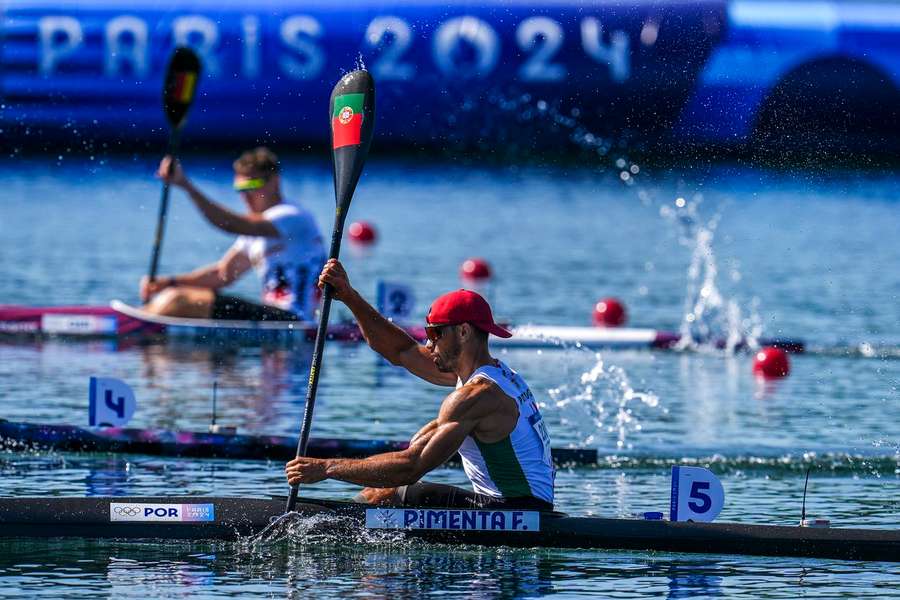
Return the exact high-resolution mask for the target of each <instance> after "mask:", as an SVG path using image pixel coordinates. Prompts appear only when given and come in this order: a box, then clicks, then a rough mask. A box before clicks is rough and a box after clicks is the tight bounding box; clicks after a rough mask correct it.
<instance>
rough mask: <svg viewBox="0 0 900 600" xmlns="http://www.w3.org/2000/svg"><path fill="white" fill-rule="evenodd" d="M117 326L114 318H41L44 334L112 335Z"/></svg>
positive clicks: (49, 316)
mask: <svg viewBox="0 0 900 600" xmlns="http://www.w3.org/2000/svg"><path fill="white" fill-rule="evenodd" d="M116 325H117V322H116V317H114V316H97V315H63V314H47V315H43V316H42V317H41V331H43V332H44V333H57V334H66V335H111V334H113V333H116Z"/></svg>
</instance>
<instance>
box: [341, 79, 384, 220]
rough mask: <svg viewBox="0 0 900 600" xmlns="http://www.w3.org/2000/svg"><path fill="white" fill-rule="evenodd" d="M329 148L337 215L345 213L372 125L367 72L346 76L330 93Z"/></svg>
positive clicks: (371, 89) (372, 93) (371, 91)
mask: <svg viewBox="0 0 900 600" xmlns="http://www.w3.org/2000/svg"><path fill="white" fill-rule="evenodd" d="M330 108H331V147H332V153H331V156H332V160H333V162H334V193H335V201H336V203H337V210H338V214H343V213H346V208H347V207H348V206H349V204H350V199H351V198H352V197H353V191H354V190H355V189H356V184H357V182H358V181H359V176H360V174H361V173H362V168H363V164H365V159H366V155H367V154H368V153H369V145H370V144H371V143H372V132H373V130H374V125H375V82H374V81H372V76H371V75H369V72H368V71H365V70H357V71H352V72H350V73H347V74H346V75H344V76H343V77H341V80H340V81H338V83H337V85H335V86H334V90H333V91H332V92H331V102H330Z"/></svg>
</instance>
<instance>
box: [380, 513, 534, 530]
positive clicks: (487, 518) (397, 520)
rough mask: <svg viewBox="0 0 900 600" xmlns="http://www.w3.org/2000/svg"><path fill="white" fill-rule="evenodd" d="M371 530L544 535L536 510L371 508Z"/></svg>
mask: <svg viewBox="0 0 900 600" xmlns="http://www.w3.org/2000/svg"><path fill="white" fill-rule="evenodd" d="M366 528H368V529H429V530H448V531H540V530H541V513H539V512H537V511H533V510H467V509H435V510H432V509H427V508H368V509H366Z"/></svg>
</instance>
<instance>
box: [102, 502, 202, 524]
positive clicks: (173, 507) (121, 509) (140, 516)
mask: <svg viewBox="0 0 900 600" xmlns="http://www.w3.org/2000/svg"><path fill="white" fill-rule="evenodd" d="M109 520H110V521H136V522H137V521H139V522H142V523H148V522H149V523H198V522H203V521H215V520H216V511H215V505H213V504H146V503H143V502H110V504H109Z"/></svg>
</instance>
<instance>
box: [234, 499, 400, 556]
mask: <svg viewBox="0 0 900 600" xmlns="http://www.w3.org/2000/svg"><path fill="white" fill-rule="evenodd" d="M309 506H313V505H309ZM413 543H416V542H415V541H414V540H412V539H408V538H407V537H406V536H405V535H403V532H402V531H399V530H398V531H392V530H373V529H366V528H365V527H360V521H359V520H358V519H356V518H354V517H351V516H347V515H341V514H339V513H336V512H334V511H331V510H327V509H320V510H319V512H314V513H312V514H309V513H303V514H301V513H298V512H290V513H287V514H284V515H281V516H279V517H274V518H273V519H272V521H271V522H270V523H269V525H268V526H266V528H265V529H263V530H262V531H260V532H258V533H255V534H253V535H251V536H247V537H241V538H239V540H238V546H239V547H240V549H241V550H242V551H244V552H258V551H263V550H265V549H267V548H270V547H273V546H280V545H284V544H289V545H294V546H300V547H304V546H316V547H319V546H323V545H329V544H333V545H335V546H343V545H346V544H362V545H365V546H367V547H371V546H376V545H377V546H395V545H397V544H401V545H404V546H408V545H410V544H413Z"/></svg>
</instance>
